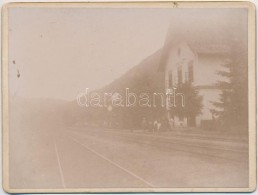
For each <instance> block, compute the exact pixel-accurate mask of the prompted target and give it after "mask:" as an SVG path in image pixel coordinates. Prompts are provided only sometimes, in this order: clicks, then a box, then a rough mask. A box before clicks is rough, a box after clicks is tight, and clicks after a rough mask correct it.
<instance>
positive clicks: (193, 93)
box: [170, 82, 203, 126]
mask: <svg viewBox="0 0 258 195" xmlns="http://www.w3.org/2000/svg"><path fill="white" fill-rule="evenodd" d="M179 93H181V94H183V100H182V96H178V94H179ZM176 94H177V95H176V106H175V107H172V108H171V111H170V112H171V114H172V116H178V117H179V118H183V117H186V118H187V125H188V126H195V125H196V121H195V118H196V116H197V115H199V114H201V111H202V107H203V105H202V97H201V96H200V95H199V94H198V89H197V88H196V87H194V86H193V84H192V83H191V82H185V83H181V84H178V85H177V87H176ZM182 101H184V102H182Z"/></svg>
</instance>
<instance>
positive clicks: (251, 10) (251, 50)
mask: <svg viewBox="0 0 258 195" xmlns="http://www.w3.org/2000/svg"><path fill="white" fill-rule="evenodd" d="M12 7H52V8H60V7H67V8H76V7H80V8H81V7H87V8H92V7H101V8H121V7H131V8H132V7H133V8H142V7H144V8H171V9H176V8H247V9H248V98H249V104H248V112H249V113H248V114H249V123H248V125H249V187H248V188H74V189H72V188H71V189H11V188H10V187H9V130H8V123H9V121H8V112H9V110H8V107H9V106H8V105H9V103H8V100H9V97H8V9H9V8H12ZM255 21H256V18H255V5H254V4H253V3H251V2H247V1H246V2H245V1H224V2H221V1H210V2H209V1H202V2H200V1H192V0H190V1H184V0H183V1H176V2H172V1H158V2H146V1H139V2H112V1H110V2H53V3H50V2H38V3H29V2H28V3H25V2H20V3H18V2H17V3H8V4H5V5H3V7H2V128H3V130H2V133H3V134H2V135H3V140H2V141H3V142H2V143H3V151H2V152H3V168H2V170H3V188H4V190H5V191H6V192H8V193H80V192H88V193H92V192H99V193H102V192H110V193H114V192H252V191H254V190H255V189H256V74H255V72H256V44H255V43H256V25H255Z"/></svg>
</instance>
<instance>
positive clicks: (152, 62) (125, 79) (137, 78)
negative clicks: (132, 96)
mask: <svg viewBox="0 0 258 195" xmlns="http://www.w3.org/2000/svg"><path fill="white" fill-rule="evenodd" d="M160 57H161V50H158V51H156V52H155V53H153V54H152V55H150V56H148V57H147V58H145V59H144V60H143V61H142V62H140V63H139V64H138V65H136V66H134V67H133V68H132V69H130V70H129V71H128V72H126V73H125V74H124V75H122V76H121V77H119V78H117V79H116V80H114V81H113V82H112V83H110V84H108V85H106V86H105V87H103V88H101V89H99V90H96V91H97V92H121V91H124V90H125V89H126V88H129V89H132V90H137V91H138V90H141V91H143V92H146V91H147V92H148V91H149V92H150V91H155V90H157V91H162V90H164V89H165V76H164V72H158V68H159V64H160Z"/></svg>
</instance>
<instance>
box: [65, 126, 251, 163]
mask: <svg viewBox="0 0 258 195" xmlns="http://www.w3.org/2000/svg"><path fill="white" fill-rule="evenodd" d="M69 132H70V133H75V134H77V135H80V136H84V137H88V138H91V139H102V140H109V141H119V142H130V143H132V144H135V143H137V144H139V145H145V146H149V147H153V148H157V149H159V150H161V151H166V152H169V151H171V150H173V151H179V152H184V153H188V154H193V155H198V156H202V157H209V158H213V159H225V160H230V161H233V162H237V163H243V162H247V161H248V146H246V145H245V144H240V146H238V145H235V144H233V145H230V144H228V143H230V142H227V141H225V142H226V144H223V143H222V142H221V140H220V143H218V142H216V141H217V140H216V139H215V141H214V140H213V141H211V140H209V142H210V143H207V140H204V139H203V138H200V139H199V138H196V137H195V138H193V140H189V139H187V140H184V139H183V137H180V139H178V137H177V138H174V137H171V136H168V137H164V136H157V135H146V134H141V133H121V132H114V131H99V130H97V131H96V130H87V131H85V130H81V129H79V130H76V129H70V130H69ZM227 140H228V139H227ZM231 143H232V142H231ZM233 143H234V142H233Z"/></svg>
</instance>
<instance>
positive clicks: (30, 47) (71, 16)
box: [9, 8, 230, 100]
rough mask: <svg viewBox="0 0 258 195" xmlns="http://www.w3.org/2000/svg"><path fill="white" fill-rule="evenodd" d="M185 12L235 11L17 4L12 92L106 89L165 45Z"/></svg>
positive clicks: (68, 94)
mask: <svg viewBox="0 0 258 195" xmlns="http://www.w3.org/2000/svg"><path fill="white" fill-rule="evenodd" d="M176 12H177V13H176ZM179 12H180V14H184V15H185V18H186V19H188V18H191V14H194V13H195V14H198V15H199V16H200V17H207V16H208V15H209V13H212V14H213V15H214V14H215V15H216V14H217V15H219V14H221V13H222V12H225V13H227V14H230V12H229V10H227V9H224V11H222V9H221V10H220V11H218V10H216V9H214V11H211V10H209V11H207V10H206V11H201V12H200V10H199V11H197V10H195V11H194V12H193V13H191V14H189V12H188V11H183V10H180V11H178V10H177V11H174V10H171V9H165V8H162V9H160V8H156V9H154V8H148V9H144V8H138V9H128V8H127V9H126V8H123V9H121V8H120V9H114V8H113V9H112V8H110V9H103V8H99V9H97V8H90V9H89V8H11V9H10V11H9V67H10V68H9V80H10V81H9V82H10V86H9V88H10V93H11V94H15V95H17V96H22V97H50V98H61V99H67V100H72V99H75V98H76V96H77V94H78V93H79V92H82V91H84V89H85V88H90V89H96V88H100V87H102V86H104V85H106V84H108V83H110V82H112V81H113V80H114V79H116V78H117V77H119V76H121V74H122V73H124V72H126V71H127V70H129V69H130V68H131V67H133V66H135V65H137V64H138V63H139V62H140V61H141V60H143V59H144V58H146V57H147V56H149V55H150V54H152V53H154V52H155V51H157V50H158V49H160V48H161V47H162V46H163V44H164V41H165V38H166V33H167V31H168V28H169V26H170V25H171V23H172V22H173V19H174V20H175V18H176V17H177V14H178V13H179ZM220 12H221V13H220ZM213 22H214V21H213ZM215 22H216V20H215ZM13 60H15V64H13V63H12V61H13ZM17 69H19V71H20V74H21V76H20V78H17Z"/></svg>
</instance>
